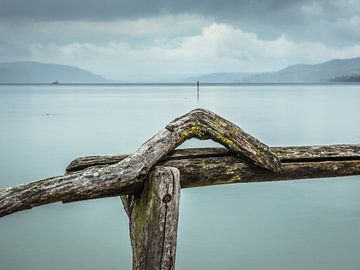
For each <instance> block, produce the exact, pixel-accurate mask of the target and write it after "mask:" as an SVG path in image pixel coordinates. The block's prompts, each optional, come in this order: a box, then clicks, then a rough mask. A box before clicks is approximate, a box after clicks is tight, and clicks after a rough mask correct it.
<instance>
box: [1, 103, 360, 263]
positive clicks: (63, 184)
mask: <svg viewBox="0 0 360 270" xmlns="http://www.w3.org/2000/svg"><path fill="white" fill-rule="evenodd" d="M193 137H196V138H199V139H212V140H214V141H216V142H219V143H220V144H222V145H223V146H225V148H200V149H181V150H174V149H175V148H176V147H177V146H179V145H180V144H181V143H183V142H184V141H185V140H187V139H190V138H193ZM348 175H360V145H358V144H356V145H329V146H297V147H272V148H270V147H268V146H267V145H265V144H264V143H262V142H260V141H259V140H257V139H256V138H254V137H253V136H251V135H249V134H247V133H246V132H244V131H243V130H242V129H241V128H239V127H238V126H236V125H235V124H233V123H231V122H229V121H227V120H226V119H223V118H221V117H220V116H218V115H216V114H215V113H212V112H210V111H207V110H204V109H197V110H193V111H191V112H189V113H188V114H186V115H184V116H182V117H179V118H177V119H175V120H174V121H172V122H171V123H169V124H168V125H167V126H166V127H165V128H164V129H163V130H161V131H160V132H159V133H157V134H156V135H155V136H154V137H152V138H151V139H149V140H148V141H147V142H145V143H144V144H143V145H142V146H141V147H140V148H139V149H138V150H137V151H136V152H134V153H133V154H130V155H113V156H90V157H82V158H78V159H75V160H74V161H72V162H71V163H70V164H69V166H68V167H67V168H66V173H65V175H62V176H56V177H52V178H47V179H43V180H39V181H36V182H31V183H28V184H23V185H18V186H15V187H10V188H5V189H0V216H6V215H9V214H12V213H14V212H18V211H22V210H25V209H30V208H32V207H35V206H40V205H43V204H49V203H53V202H57V201H62V202H73V201H79V200H87V199H95V198H102V197H109V196H121V200H122V202H123V205H124V209H125V211H126V213H127V214H128V217H129V220H130V238H131V244H132V249H133V269H148V270H150V269H174V266H175V254H176V237H177V224H178V211H179V200H180V189H181V188H189V187H199V186H207V185H218V184H229V183H246V182H260V181H279V180H292V179H310V178H321V177H336V176H348Z"/></svg>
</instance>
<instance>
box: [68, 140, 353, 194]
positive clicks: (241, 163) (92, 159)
mask: <svg viewBox="0 0 360 270" xmlns="http://www.w3.org/2000/svg"><path fill="white" fill-rule="evenodd" d="M270 149H271V151H272V152H273V153H274V154H276V155H277V156H278V158H279V159H280V161H281V171H279V172H271V171H269V170H266V169H263V168H260V167H258V166H254V165H253V164H252V163H251V162H249V161H248V160H247V159H246V158H245V157H239V156H236V155H234V154H233V153H232V152H231V151H229V150H228V149H226V148H189V149H178V150H174V151H173V152H171V153H170V154H169V155H166V156H165V157H163V158H162V159H161V160H159V161H158V163H157V164H156V165H161V166H170V167H175V168H177V169H178V170H179V171H180V182H181V187H182V188H189V187H200V186H210V185H217V184H229V183H246V182H260V181H280V180H296V179H310V178H323V177H337V176H350V175H360V144H343V145H328V146H295V147H294V146H293V147H289V146H287V147H271V148H270ZM126 157H127V155H113V156H89V157H81V158H77V159H75V160H73V161H72V162H71V163H70V164H69V166H68V167H67V168H66V171H67V173H73V172H76V171H79V170H83V169H86V168H88V167H91V166H107V165H110V164H113V163H117V162H119V161H121V160H122V159H124V158H126Z"/></svg>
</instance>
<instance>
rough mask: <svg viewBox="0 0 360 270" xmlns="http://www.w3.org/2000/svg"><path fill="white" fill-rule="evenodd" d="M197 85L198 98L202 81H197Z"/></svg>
mask: <svg viewBox="0 0 360 270" xmlns="http://www.w3.org/2000/svg"><path fill="white" fill-rule="evenodd" d="M196 86H197V91H196V93H197V98H198V99H199V94H200V92H199V90H200V82H199V81H197V83H196Z"/></svg>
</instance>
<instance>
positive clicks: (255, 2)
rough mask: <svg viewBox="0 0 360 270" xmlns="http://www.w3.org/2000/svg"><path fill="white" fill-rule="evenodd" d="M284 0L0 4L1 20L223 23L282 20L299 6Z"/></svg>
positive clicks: (1, 0) (6, 0)
mask: <svg viewBox="0 0 360 270" xmlns="http://www.w3.org/2000/svg"><path fill="white" fill-rule="evenodd" d="M304 2H308V1H305V0H303V1H288V0H268V1H261V0H244V1H237V0H230V1H219V0H210V1H209V0H197V1H193V0H182V1H181V0H180V1H179V0H154V1H149V0H132V1H129V0H127V1H124V0H103V1H99V0H62V1H57V0H54V1H50V0H32V1H29V0H0V17H1V18H29V19H40V20H48V19H56V20H67V19H72V20H73V19H79V20H81V19H87V20H113V19H119V18H120V19H121V18H134V17H144V16H156V15H159V14H169V13H170V14H176V13H196V14H201V15H204V16H215V17H221V18H223V19H226V18H231V19H242V18H253V19H259V20H261V19H266V18H270V17H271V18H272V19H273V20H278V19H279V16H274V15H280V17H282V18H286V17H288V16H289V11H290V14H291V13H292V10H293V9H294V8H295V9H296V7H298V6H299V5H301V3H304Z"/></svg>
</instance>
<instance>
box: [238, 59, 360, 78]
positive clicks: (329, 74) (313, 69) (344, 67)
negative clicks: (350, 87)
mask: <svg viewBox="0 0 360 270" xmlns="http://www.w3.org/2000/svg"><path fill="white" fill-rule="evenodd" d="M358 75H360V57H358V58H352V59H334V60H330V61H327V62H324V63H320V64H315V65H306V64H297V65H293V66H289V67H287V68H284V69H282V70H279V71H277V72H269V73H261V74H257V75H253V76H248V77H246V78H244V79H243V82H249V83H252V82H254V83H318V82H331V81H335V80H336V79H335V78H340V77H353V76H358Z"/></svg>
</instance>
